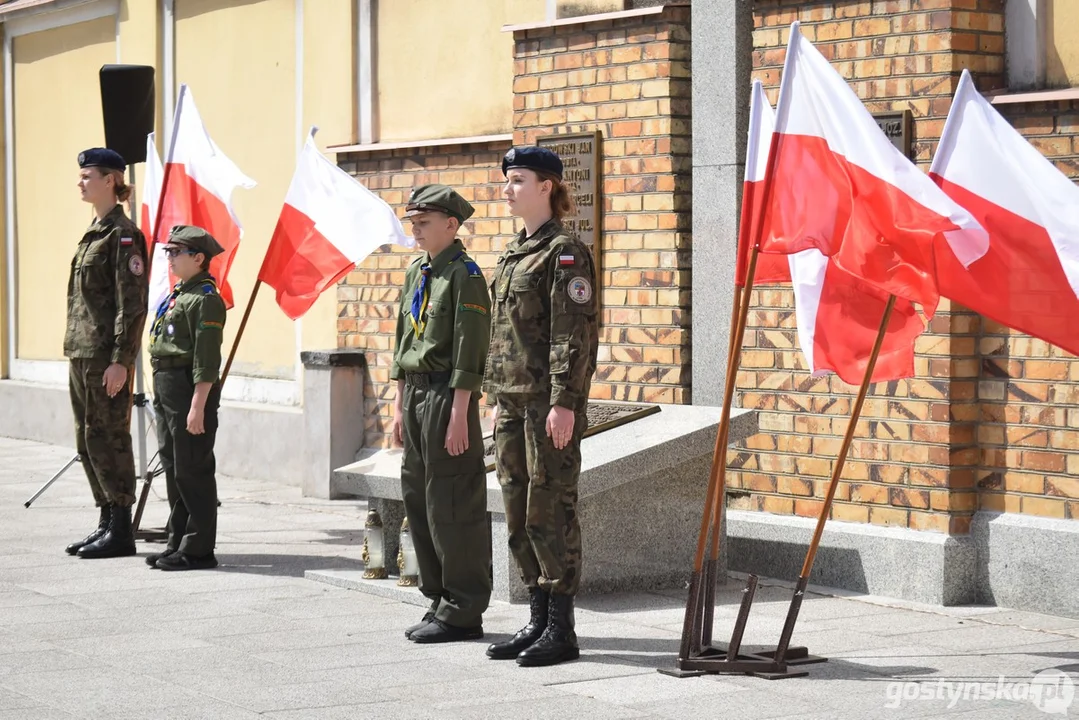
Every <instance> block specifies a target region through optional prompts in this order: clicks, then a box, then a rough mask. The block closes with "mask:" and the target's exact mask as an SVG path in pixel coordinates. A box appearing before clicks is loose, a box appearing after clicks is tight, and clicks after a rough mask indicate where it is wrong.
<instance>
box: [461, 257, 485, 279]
mask: <svg viewBox="0 0 1079 720" xmlns="http://www.w3.org/2000/svg"><path fill="white" fill-rule="evenodd" d="M465 268H466V269H467V270H468V276H469V277H478V278H481V277H483V271H482V270H480V266H479V265H477V264H476V263H475V262H474V261H472V260H465Z"/></svg>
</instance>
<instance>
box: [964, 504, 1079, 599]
mask: <svg viewBox="0 0 1079 720" xmlns="http://www.w3.org/2000/svg"><path fill="white" fill-rule="evenodd" d="M971 536H972V537H973V539H974V542H975V543H976V545H977V548H978V559H977V571H976V579H977V595H978V597H977V600H978V602H983V603H989V604H992V605H998V606H1001V607H1009V608H1016V609H1019V610H1027V611H1031V612H1038V613H1046V614H1049V615H1065V616H1068V617H1073V618H1079V598H1077V597H1076V594H1075V588H1076V587H1077V586H1079V523H1076V522H1075V521H1074V520H1058V519H1053V518H1043V517H1035V516H1032V515H1019V514H1017V513H990V512H979V513H977V514H975V516H974V522H973V523H972V524H971Z"/></svg>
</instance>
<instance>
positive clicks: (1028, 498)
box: [729, 0, 1079, 533]
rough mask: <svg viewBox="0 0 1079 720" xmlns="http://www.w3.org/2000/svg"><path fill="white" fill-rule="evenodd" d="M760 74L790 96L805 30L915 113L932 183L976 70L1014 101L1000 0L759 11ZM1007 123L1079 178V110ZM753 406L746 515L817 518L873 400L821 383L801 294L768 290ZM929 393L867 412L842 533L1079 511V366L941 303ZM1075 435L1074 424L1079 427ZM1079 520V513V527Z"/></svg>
mask: <svg viewBox="0 0 1079 720" xmlns="http://www.w3.org/2000/svg"><path fill="white" fill-rule="evenodd" d="M754 7H755V15H754V25H755V29H754V75H755V76H756V77H759V78H760V79H761V80H762V82H763V83H764V84H765V85H766V87H768V88H769V90H770V93H769V94H770V97H771V99H772V101H773V102H775V100H776V95H777V93H778V83H779V75H780V70H781V68H782V63H783V59H784V56H785V46H786V41H787V31H786V27H787V26H788V25H789V24H790V23H791V22H792V21H794V20H800V21H801V22H802V30H803V33H804V34H805V35H806V37H807V38H809V39H810V40H813V41H814V42H815V44H816V46H817V48H818V49H819V50H820V51H821V52H822V53H823V54H824V55H825V57H827V58H829V59H830V60H831V61H832V63H833V65H834V67H836V69H837V70H838V71H839V72H840V74H842V75H843V76H844V77H845V78H847V80H848V82H849V83H850V85H851V87H852V88H853V89H854V90H855V92H856V93H857V94H858V95H859V97H861V98H862V99H863V101H865V103H866V106H867V107H868V108H869V109H870V110H871V111H889V110H898V109H903V108H909V109H910V110H911V112H912V114H913V116H914V125H913V128H912V131H913V136H914V148H913V155H914V157H913V159H914V160H915V161H916V162H917V163H918V164H919V165H920V166H921V167H922V168H923V169H925V168H927V167H928V165H929V162H930V161H931V159H932V156H933V152H934V151H935V148H936V144H937V141H938V140H939V138H940V134H941V131H942V130H943V127H944V120H945V118H946V117H947V113H948V109H949V107H950V105H951V97H952V95H953V93H954V90H955V87H956V85H957V83H958V80H959V75H960V73H961V71H962V70H963V69H964V68H968V69H970V71H971V72H972V73H973V74H974V76H975V79H976V82H977V85H978V87H979V89H980V90H982V91H983V92H988V91H992V90H997V89H1000V88H1002V87H1003V85H1004V76H1003V72H1004V54H1003V53H1004V15H1003V3H1002V2H1001V0H874V1H873V2H868V1H866V2H851V1H845V2H789V1H787V0H757V2H756V3H755V6H754ZM1005 113H1006V114H1007V115H1008V116H1009V117H1011V118H1012V119H1013V122H1015V123H1016V125H1017V127H1019V128H1020V129H1021V130H1022V131H1023V132H1025V133H1026V134H1027V135H1028V136H1031V137H1032V139H1033V140H1034V142H1035V143H1036V144H1037V145H1038V146H1039V148H1041V149H1042V150H1043V152H1045V153H1046V154H1047V155H1049V156H1050V157H1052V158H1053V159H1054V160H1055V161H1056V162H1057V163H1058V166H1060V167H1061V168H1062V169H1063V170H1064V171H1065V172H1068V173H1069V174H1070V175H1071V176H1072V177H1076V176H1079V164H1077V163H1076V151H1079V146H1076V145H1075V142H1076V139H1075V134H1076V116H1075V113H1074V108H1071V107H1070V106H1058V107H1051V108H1050V107H1044V106H1029V105H1028V106H1021V107H1020V106H1017V107H1015V108H1009V109H1007V110H1006V111H1005ZM751 302H753V303H754V312H753V313H752V314H751V317H750V325H749V327H748V328H747V341H746V352H745V359H746V362H745V363H744V364H743V369H742V371H741V373H740V374H739V377H738V388H739V394H740V398H741V401H742V404H743V405H744V406H747V407H757V408H761V409H762V410H764V411H765V412H764V413H763V415H762V417H761V427H762V430H765V431H766V432H764V433H762V434H760V435H758V436H756V437H754V438H752V439H751V440H750V441H749V442H748V444H747V447H746V448H745V449H744V451H743V452H740V453H738V454H737V455H735V457H734V458H733V459H732V466H733V467H734V468H737V469H738V472H736V473H733V474H732V476H731V482H730V485H731V487H732V492H731V494H730V498H729V502H730V505H731V506H732V507H739V508H745V509H757V510H764V511H768V512H776V513H784V514H792V513H793V514H798V515H806V516H811V515H815V514H816V512H817V511H818V509H819V507H820V505H819V503H820V498H821V497H822V496H823V492H824V488H825V487H826V485H827V482H828V478H829V476H830V474H831V469H832V462H833V459H834V458H835V456H836V453H837V452H838V448H839V444H840V440H841V437H842V434H843V433H844V432H845V431H846V428H847V418H848V416H849V412H850V405H851V401H852V397H853V394H854V391H855V390H856V388H852V387H849V386H846V385H845V384H844V383H842V382H840V381H839V380H838V379H836V378H823V379H822V378H812V377H810V376H809V375H808V373H807V372H806V371H805V368H804V366H803V360H802V357H801V354H800V352H798V351H797V350H796V349H795V347H796V338H795V332H794V313H793V297H792V294H791V292H790V290H788V289H786V288H761V289H758V290H756V291H754V294H753V298H752V300H751ZM916 348H917V352H918V354H917V357H916V361H915V371H916V377H915V378H913V379H910V380H904V381H899V382H894V383H888V384H881V385H877V386H875V387H874V388H873V389H872V392H871V394H870V397H869V400H868V401H867V403H866V405H865V408H864V410H863V413H862V421H861V422H860V423H859V426H858V428H857V434H856V438H857V439H856V441H855V443H854V444H853V446H852V449H851V454H850V460H849V461H848V463H847V467H846V470H845V472H844V481H843V482H842V483H841V485H840V487H839V491H838V493H837V496H836V499H837V502H836V505H835V507H834V509H833V513H832V517H833V518H835V519H839V520H851V521H857V522H869V523H874V524H881V525H897V526H905V527H910V528H914V529H922V530H935V531H942V532H952V533H964V532H967V531H968V529H969V526H970V518H971V516H972V514H973V513H974V512H975V511H976V510H978V509H979V507H982V508H985V509H1001V510H1003V509H1008V510H1012V511H1020V512H1028V513H1034V514H1042V515H1055V516H1058V517H1065V516H1068V517H1070V516H1071V515H1070V513H1071V512H1072V510H1073V509H1075V510H1076V512H1077V513H1079V505H1077V504H1075V503H1071V502H1070V501H1069V500H1067V498H1068V497H1077V496H1079V487H1077V485H1079V483H1076V481H1075V479H1074V478H1073V477H1070V476H1069V475H1070V474H1071V473H1076V472H1079V455H1074V454H1073V452H1074V450H1075V449H1076V448H1077V447H1079V445H1077V442H1076V441H1077V439H1079V436H1077V435H1075V434H1074V433H1075V430H1074V429H1075V428H1079V408H1077V409H1076V410H1074V411H1072V410H1070V409H1069V408H1068V407H1067V405H1068V404H1071V403H1075V402H1079V393H1075V392H1073V391H1071V390H1069V389H1068V386H1067V385H1066V384H1065V383H1066V382H1067V380H1069V379H1079V366H1075V367H1074V369H1073V364H1072V362H1071V361H1070V359H1067V358H1070V356H1068V355H1067V354H1066V353H1063V352H1061V351H1059V350H1056V349H1050V348H1048V347H1047V346H1046V345H1045V344H1044V343H1038V342H1037V341H1033V340H1031V339H1030V338H1027V337H1025V336H1022V335H1021V334H1018V333H1011V332H1009V331H1008V330H1007V329H1004V328H1001V327H999V326H996V325H995V324H994V323H991V322H989V321H985V320H983V319H982V318H980V317H979V316H977V315H975V314H973V313H971V312H969V311H967V310H966V309H965V308H962V307H958V306H956V307H952V306H951V305H950V304H949V303H948V302H946V301H945V302H944V303H942V305H941V308H940V310H939V311H938V314H937V315H936V317H934V319H933V320H932V322H931V323H930V324H929V327H928V329H927V331H926V333H925V334H924V335H923V336H922V337H921V338H920V339H919V340H918V344H917V346H916ZM1069 421H1070V422H1071V423H1072V424H1069ZM1077 516H1079V515H1077Z"/></svg>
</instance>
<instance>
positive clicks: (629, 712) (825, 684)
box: [0, 438, 1079, 720]
mask: <svg viewBox="0 0 1079 720" xmlns="http://www.w3.org/2000/svg"><path fill="white" fill-rule="evenodd" d="M70 452H71V451H70V450H68V449H64V448H53V447H49V446H45V445H35V444H32V443H24V442H22V441H11V440H6V439H3V438H0V577H2V580H0V720H16V719H17V720H42V719H43V720H52V719H53V718H63V719H65V720H70V719H71V718H78V720H83V719H84V718H91V717H104V716H107V717H110V718H113V719H114V720H191V719H192V718H198V719H199V720H253V719H254V718H258V717H262V718H283V719H285V720H298V719H300V718H303V719H304V720H308V719H320V720H333V719H334V718H348V720H353V719H355V718H372V719H375V718H377V719H378V720H392V719H393V718H409V719H412V718H438V720H446V719H447V718H489V717H497V718H499V720H503V719H504V718H514V717H522V718H543V717H554V718H558V720H565V718H567V717H585V718H587V719H588V720H602V718H606V717H611V718H620V717H633V718H637V717H641V718H674V717H677V718H680V719H681V718H698V717H699V718H713V717H732V718H739V719H741V718H745V719H746V720H753V719H754V718H758V719H761V718H784V720H794V718H801V719H802V720H805V719H807V718H817V719H820V720H824V719H827V720H845V719H846V718H852V719H856V720H864V719H866V718H885V719H886V720H899V719H901V718H933V717H941V718H952V717H957V718H958V717H962V718H971V719H972V720H973V718H979V720H980V719H981V718H988V719H990V720H992V719H994V718H1012V717H1020V718H1021V717H1043V716H1044V713H1042V712H1041V711H1040V710H1038V709H1037V708H1036V707H1034V706H1033V705H1032V704H1030V703H1027V704H1022V703H1019V704H1016V703H1011V704H1010V705H1009V704H1002V703H1001V702H997V701H994V702H983V703H980V704H977V705H973V704H970V703H968V704H967V705H966V706H964V705H962V704H961V703H956V704H955V705H954V707H951V708H949V707H948V703H947V702H943V703H941V702H936V701H932V702H930V701H920V702H917V703H915V702H910V703H904V704H902V706H901V707H899V708H889V707H887V704H888V703H889V696H888V692H889V690H888V688H889V687H892V686H894V684H895V683H905V682H916V683H920V685H919V687H921V686H926V685H928V684H931V683H937V682H940V681H944V682H966V681H979V682H982V681H985V682H990V681H991V682H996V681H997V679H998V678H999V677H1001V676H1004V677H1006V678H1011V679H1014V680H1017V681H1018V680H1025V681H1030V679H1032V678H1033V677H1034V674H1035V673H1037V672H1039V671H1042V670H1048V669H1054V668H1055V669H1059V670H1063V671H1065V672H1069V673H1073V674H1074V677H1079V639H1077V638H1076V637H1075V635H1077V634H1079V620H1075V619H1065V618H1055V617H1052V616H1039V615H1036V614H1033V613H1023V612H1018V611H1010V610H1006V609H1001V608H988V607H980V606H968V607H958V608H939V607H934V606H925V605H919V604H912V603H901V602H898V601H893V600H891V599H888V598H879V597H871V596H869V597H863V596H859V597H855V596H854V595H853V594H850V593H835V594H833V595H830V594H828V593H825V592H823V590H822V589H820V588H815V589H814V588H811V590H813V592H810V593H809V594H808V595H807V597H806V601H805V604H804V605H803V608H802V612H801V614H800V618H799V625H798V629H797V631H796V633H795V637H794V640H795V643H804V644H806V645H809V647H810V651H811V652H818V653H822V654H824V655H826V656H827V657H828V658H829V660H828V662H826V663H823V664H817V665H811V666H807V667H806V670H807V671H808V673H809V675H808V677H805V678H795V679H789V680H782V681H771V682H770V681H766V680H762V679H758V678H753V677H747V676H741V675H739V676H718V677H717V676H709V677H700V678H692V679H685V680H676V679H674V678H670V677H667V676H664V675H660V674H658V673H656V672H655V670H656V668H671V667H673V666H674V663H675V653H676V652H677V647H678V643H679V638H680V635H681V631H682V620H683V615H684V610H685V607H684V602H685V597H686V591H685V590H670V591H659V592H643V593H623V594H620V595H614V596H592V597H589V596H585V597H581V598H579V600H578V610H577V632H578V634H579V636H580V642H581V646H582V652H583V656H582V658H581V659H580V660H578V661H576V662H572V663H566V664H564V665H559V666H555V667H550V668H520V667H518V666H517V665H516V664H515V663H513V662H495V661H491V660H489V659H487V658H486V657H485V655H484V649H485V647H486V645H487V644H488V643H490V642H492V641H496V640H500V639H504V638H506V637H509V635H510V634H512V633H513V632H515V631H516V630H517V629H519V628H520V627H521V625H522V624H523V623H524V622H525V619H526V617H527V608H526V607H524V606H522V605H507V604H499V603H496V604H493V605H492V606H491V608H490V609H489V611H488V612H487V614H486V616H485V618H484V627H485V631H486V633H487V637H486V638H484V640H482V641H479V642H474V643H455V644H448V645H416V644H414V643H410V642H408V641H407V640H405V638H404V637H403V636H402V634H401V631H402V629H403V628H404V627H405V626H406V625H408V624H411V623H413V622H415V621H416V620H417V619H418V617H419V614H421V613H422V608H418V607H416V606H414V605H409V604H405V603H402V602H399V600H397V599H395V598H383V597H376V596H374V595H370V594H367V593H361V592H357V591H350V590H344V589H340V588H334V587H331V586H328V585H323V584H320V583H315V582H311V581H308V580H305V579H303V577H302V575H303V573H304V571H305V570H308V569H310V570H324V569H326V568H332V567H347V566H349V565H350V564H351V565H355V557H356V556H357V555H358V547H356V546H355V545H354V544H350V541H349V539H348V538H349V537H352V534H354V533H356V532H357V531H358V529H359V526H360V520H361V519H362V517H363V515H364V509H365V507H366V506H365V504H364V503H363V502H362V501H360V502H354V501H353V502H350V503H348V504H342V505H339V506H334V505H333V504H332V503H327V502H324V501H315V500H309V499H305V498H302V497H301V496H300V492H299V490H298V488H295V487H284V486H279V485H274V484H272V483H262V482H253V481H247V480H237V481H235V482H234V481H233V480H232V479H223V480H222V497H223V498H224V499H225V504H224V506H223V507H222V512H221V515H220V522H221V530H222V535H221V537H220V538H219V540H220V542H219V546H218V555H219V558H221V559H222V561H223V565H222V567H221V568H218V569H217V570H215V571H209V572H200V573H172V574H169V573H160V572H152V571H150V570H148V569H147V568H146V567H145V565H144V564H143V562H142V558H141V557H137V558H119V559H115V560H109V561H100V562H89V561H85V562H84V561H80V560H77V559H73V558H69V557H67V556H66V555H64V554H63V547H64V545H66V544H67V543H68V542H70V541H71V539H72V538H74V537H76V536H81V535H82V534H85V531H86V529H87V526H88V523H90V522H92V519H93V516H94V511H93V508H92V507H90V502H89V497H88V493H87V491H86V488H85V483H84V482H82V481H81V479H79V478H74V477H73V478H72V479H71V481H70V482H67V481H65V482H60V483H57V484H56V485H55V486H53V488H51V489H50V491H49V493H48V494H47V495H46V496H45V497H43V498H42V500H41V501H40V503H39V504H35V506H34V508H33V512H30V513H28V512H26V511H25V510H24V509H23V508H22V501H23V500H24V499H25V497H26V496H27V495H28V494H29V493H30V492H32V491H33V490H34V489H36V487H37V486H38V485H40V483H41V482H44V480H45V479H47V478H48V477H49V475H50V474H51V472H53V471H54V470H55V469H56V468H57V467H58V466H59V465H62V464H63V462H65V461H66V460H67V458H68V457H70ZM26 467H36V468H39V469H38V470H36V471H35V473H36V474H31V475H25V473H24V475H23V476H20V477H15V475H16V473H15V472H14V471H13V470H12V468H23V469H25V468H26ZM162 495H163V492H158V491H157V489H155V493H152V494H151V500H150V503H149V504H148V506H147V514H146V522H147V523H148V526H149V527H158V526H160V524H162V523H163V522H164V519H165V518H166V517H167V505H166V504H165V502H164V501H163V498H162ZM357 537H358V536H357ZM159 549H160V545H151V544H145V543H140V545H139V551H140V553H142V554H146V553H148V552H152V551H156V550H159ZM741 588H742V580H739V579H732V580H731V581H729V582H727V583H726V584H725V585H723V586H722V587H720V588H719V589H718V590H717V606H716V613H715V635H716V637H717V639H725V638H724V636H726V635H728V634H729V632H730V629H731V627H732V625H733V620H734V617H735V614H736V612H737V608H738V602H739V601H740V598H741ZM790 595H791V590H790V587H788V586H784V585H783V584H782V583H778V582H775V581H763V580H762V585H761V586H760V587H759V589H758V592H757V597H756V602H755V603H754V606H753V613H752V614H751V620H750V624H749V628H748V631H747V637H746V642H747V643H749V644H752V643H766V642H767V643H774V642H775V641H776V640H777V638H778V629H779V628H780V627H781V625H782V621H783V618H784V617H785V615H786V612H787V608H788V605H789V602H790ZM1023 628H1029V629H1023ZM73 664H74V665H77V666H78V667H77V668H76V669H80V668H87V667H91V666H92V667H94V672H74V673H73V672H71V670H70V669H69V668H70V667H71V666H72V665H73ZM102 664H104V665H105V667H103V666H102ZM16 670H17V672H15V671H16Z"/></svg>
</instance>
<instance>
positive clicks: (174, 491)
mask: <svg viewBox="0 0 1079 720" xmlns="http://www.w3.org/2000/svg"><path fill="white" fill-rule="evenodd" d="M194 395H195V383H194V381H193V380H192V378H191V368H189V367H187V368H173V369H168V370H164V369H163V370H156V371H154V413H155V414H156V415H157V448H158V456H159V457H160V458H161V467H162V468H164V470H165V487H166V489H167V490H168V494H169V524H168V530H169V540H168V548H169V549H170V550H179V551H180V552H182V553H184V554H186V555H191V556H192V557H204V556H206V555H209V554H210V553H212V552H213V550H214V545H215V544H216V542H217V478H216V477H215V475H214V473H215V471H216V468H217V465H216V461H215V460H214V439H215V437H216V435H217V406H218V404H219V403H220V400H221V386H220V385H217V384H215V385H214V386H213V388H212V389H211V390H210V396H209V397H208V398H207V399H206V412H205V432H204V433H203V434H202V435H192V434H191V433H189V432H188V431H187V414H188V413H189V412H190V411H191V399H192V398H193V397H194Z"/></svg>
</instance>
